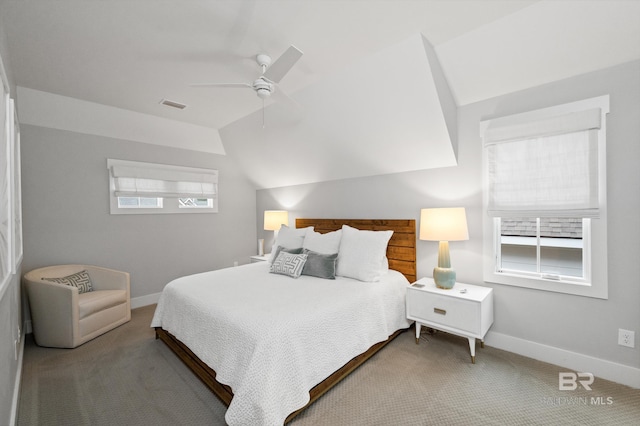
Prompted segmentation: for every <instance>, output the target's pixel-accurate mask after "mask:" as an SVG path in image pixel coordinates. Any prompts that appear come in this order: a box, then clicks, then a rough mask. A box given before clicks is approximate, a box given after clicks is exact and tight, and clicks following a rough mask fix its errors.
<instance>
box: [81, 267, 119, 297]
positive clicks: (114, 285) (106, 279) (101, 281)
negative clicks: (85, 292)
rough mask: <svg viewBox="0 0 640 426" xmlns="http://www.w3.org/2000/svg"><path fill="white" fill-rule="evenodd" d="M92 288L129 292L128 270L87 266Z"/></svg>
mask: <svg viewBox="0 0 640 426" xmlns="http://www.w3.org/2000/svg"><path fill="white" fill-rule="evenodd" d="M86 269H87V271H88V272H89V276H90V277H91V283H92V284H93V289H94V290H126V291H127V294H129V293H130V278H129V273H128V272H123V271H116V270H114V269H108V268H100V267H96V266H87V267H86Z"/></svg>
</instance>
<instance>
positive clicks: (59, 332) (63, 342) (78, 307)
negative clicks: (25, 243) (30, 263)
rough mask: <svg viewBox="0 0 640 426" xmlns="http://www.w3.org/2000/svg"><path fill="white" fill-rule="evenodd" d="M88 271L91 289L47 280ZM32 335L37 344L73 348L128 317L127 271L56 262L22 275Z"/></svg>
mask: <svg viewBox="0 0 640 426" xmlns="http://www.w3.org/2000/svg"><path fill="white" fill-rule="evenodd" d="M82 271H87V273H88V275H89V278H90V280H91V284H92V287H93V291H88V292H85V293H82V294H80V292H79V290H78V287H76V286H74V285H68V284H63V283H58V282H54V281H49V280H47V279H46V278H62V277H68V276H70V275H73V274H77V273H79V272H82ZM24 283H25V286H26V289H27V295H28V298H29V306H30V308H31V320H32V326H33V334H34V337H35V340H36V343H37V344H38V345H40V346H47V347H54V348H75V347H76V346H79V345H81V344H83V343H85V342H87V341H89V340H91V339H93V338H95V337H98V336H99V335H101V334H103V333H106V332H107V331H109V330H112V329H114V328H116V327H117V326H119V325H121V324H124V323H126V322H127V321H129V320H130V319H131V300H130V289H129V286H130V282H129V274H128V273H127V272H121V271H115V270H112V269H107V268H100V267H97V266H90V265H59V266H48V267H45V268H40V269H35V270H33V271H30V272H27V273H26V274H25V275H24Z"/></svg>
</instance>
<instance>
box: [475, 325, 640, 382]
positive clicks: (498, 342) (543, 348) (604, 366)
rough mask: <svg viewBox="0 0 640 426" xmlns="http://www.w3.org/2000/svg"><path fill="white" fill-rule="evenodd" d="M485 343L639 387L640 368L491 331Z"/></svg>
mask: <svg viewBox="0 0 640 426" xmlns="http://www.w3.org/2000/svg"><path fill="white" fill-rule="evenodd" d="M485 343H486V344H487V345H488V346H492V347H494V348H497V349H502V350H505V351H509V352H513V353H516V354H518V355H522V356H526V357H529V358H533V359H537V360H538V361H543V362H548V363H550V364H555V365H559V366H560V367H566V368H568V369H570V370H572V371H577V372H588V373H592V374H593V375H594V376H596V377H600V378H602V379H605V380H611V381H612V382H616V383H620V384H623V385H626V386H631V387H632V388H636V389H640V368H635V367H630V366H628V365H623V364H618V363H615V362H611V361H607V360H604V359H600V358H595V357H592V356H589V355H584V354H580V353H577V352H571V351H567V350H564V349H559V348H555V347H553V346H548V345H543V344H541V343H536V342H532V341H529V340H524V339H519V338H517V337H513V336H509V335H506V334H502V333H496V332H492V331H490V332H489V333H487V336H486V338H485Z"/></svg>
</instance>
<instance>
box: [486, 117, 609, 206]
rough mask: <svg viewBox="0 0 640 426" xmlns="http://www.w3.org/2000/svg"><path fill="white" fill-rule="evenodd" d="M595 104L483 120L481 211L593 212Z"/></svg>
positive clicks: (597, 164) (596, 194)
mask: <svg viewBox="0 0 640 426" xmlns="http://www.w3.org/2000/svg"><path fill="white" fill-rule="evenodd" d="M602 116H603V110H602V109H601V108H588V109H583V110H579V111H571V112H563V113H554V114H549V113H548V112H546V113H545V114H539V113H537V112H533V113H528V114H520V115H517V116H510V117H504V118H498V119H494V120H489V121H484V122H482V124H481V129H482V138H483V142H484V149H485V161H486V162H487V164H486V167H487V184H488V188H487V191H488V192H487V212H488V214H489V215H490V216H494V217H583V218H596V217H599V206H600V197H599V195H600V184H601V179H600V173H601V170H600V169H601V164H602V162H601V161H600V159H599V153H600V152H601V151H600V147H599V137H598V136H599V134H598V132H599V131H600V130H601V127H602V126H601V123H602V121H603V117H602Z"/></svg>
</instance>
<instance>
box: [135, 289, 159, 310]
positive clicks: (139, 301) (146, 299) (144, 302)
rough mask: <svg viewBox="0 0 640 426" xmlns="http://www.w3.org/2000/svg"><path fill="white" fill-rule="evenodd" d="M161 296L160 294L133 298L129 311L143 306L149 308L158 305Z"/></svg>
mask: <svg viewBox="0 0 640 426" xmlns="http://www.w3.org/2000/svg"><path fill="white" fill-rule="evenodd" d="M161 294H162V293H153V294H147V295H146V296H140V297H134V298H132V299H131V309H135V308H141V307H143V306H149V305H153V304H155V303H158V300H160V295H161Z"/></svg>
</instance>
